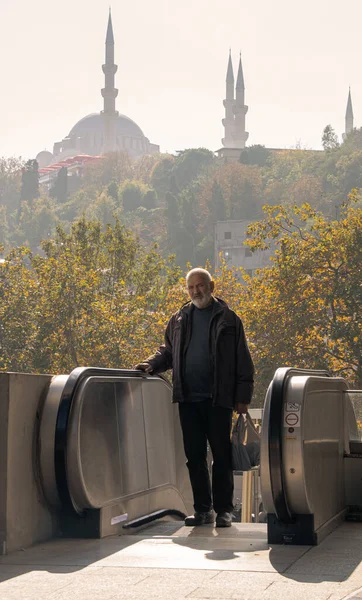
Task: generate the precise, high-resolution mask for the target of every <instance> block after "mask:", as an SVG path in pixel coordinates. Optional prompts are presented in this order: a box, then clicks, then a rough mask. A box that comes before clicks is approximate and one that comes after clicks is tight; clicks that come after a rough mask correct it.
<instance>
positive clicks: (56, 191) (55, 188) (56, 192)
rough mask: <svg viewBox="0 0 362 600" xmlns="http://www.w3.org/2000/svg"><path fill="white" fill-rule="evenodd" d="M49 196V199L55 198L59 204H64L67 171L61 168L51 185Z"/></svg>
mask: <svg viewBox="0 0 362 600" xmlns="http://www.w3.org/2000/svg"><path fill="white" fill-rule="evenodd" d="M49 195H50V196H51V198H56V200H57V202H59V204H64V202H66V201H67V199H68V169H67V167H62V168H61V169H60V170H59V172H58V174H57V176H56V179H55V182H54V184H53V185H52V187H51V189H50V192H49Z"/></svg>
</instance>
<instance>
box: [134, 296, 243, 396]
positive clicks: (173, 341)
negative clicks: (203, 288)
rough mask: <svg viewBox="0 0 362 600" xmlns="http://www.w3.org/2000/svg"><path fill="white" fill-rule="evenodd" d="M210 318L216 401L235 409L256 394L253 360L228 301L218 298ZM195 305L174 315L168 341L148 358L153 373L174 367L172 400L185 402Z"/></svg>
mask: <svg viewBox="0 0 362 600" xmlns="http://www.w3.org/2000/svg"><path fill="white" fill-rule="evenodd" d="M214 300H215V305H214V310H213V313H212V317H211V321H210V333H209V344H210V360H211V372H212V373H213V374H214V381H213V390H212V398H213V404H214V405H216V406H223V407H225V408H233V407H234V406H235V404H236V403H237V402H242V403H244V404H249V403H250V401H251V397H252V393H253V381H254V379H253V375H254V367H253V361H252V359H251V356H250V352H249V349H248V346H247V342H246V339H245V334H244V328H243V324H242V322H241V319H240V318H239V317H238V316H237V314H236V313H234V311H232V310H231V309H230V308H229V307H228V305H227V304H226V302H224V301H223V300H220V299H219V298H215V299H214ZM193 310H194V305H193V304H192V303H191V302H188V303H187V304H185V305H184V306H183V307H182V308H181V309H180V310H179V311H177V312H176V313H175V314H174V315H172V317H171V319H170V320H169V322H168V324H167V327H166V331H165V343H164V344H163V345H162V346H160V348H159V350H157V352H156V354H154V355H152V356H150V357H149V358H147V360H146V362H148V363H149V364H150V365H151V367H152V374H154V375H157V374H158V373H163V372H164V371H167V369H172V370H173V374H172V379H173V402H184V401H185V392H184V386H183V373H184V364H185V360H184V359H185V355H186V351H187V347H188V344H189V341H190V339H191V321H192V319H191V312H192V311H193Z"/></svg>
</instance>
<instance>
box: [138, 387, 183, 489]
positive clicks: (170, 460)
mask: <svg viewBox="0 0 362 600" xmlns="http://www.w3.org/2000/svg"><path fill="white" fill-rule="evenodd" d="M175 409H176V407H175V405H173V404H172V403H171V401H170V390H169V389H168V388H167V387H166V386H165V385H164V383H163V382H162V381H160V380H157V379H155V380H153V381H152V380H151V381H148V382H147V385H143V410H144V428H145V432H144V433H145V440H146V447H147V468H148V477H149V487H151V488H153V487H156V486H159V485H164V484H165V483H169V484H171V485H173V486H176V461H175V451H174V448H175V440H174V430H173V413H174V411H175Z"/></svg>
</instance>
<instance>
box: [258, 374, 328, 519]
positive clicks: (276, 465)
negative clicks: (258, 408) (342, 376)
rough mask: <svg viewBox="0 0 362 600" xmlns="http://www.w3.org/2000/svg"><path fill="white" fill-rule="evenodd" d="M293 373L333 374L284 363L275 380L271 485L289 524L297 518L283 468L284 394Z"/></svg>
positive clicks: (277, 509) (270, 438)
mask: <svg viewBox="0 0 362 600" xmlns="http://www.w3.org/2000/svg"><path fill="white" fill-rule="evenodd" d="M292 375H315V376H319V377H329V376H330V374H329V373H328V371H322V370H314V371H313V370H311V369H297V368H294V367H282V368H279V369H277V370H276V372H275V375H274V377H273V380H272V384H271V392H270V404H269V423H268V446H269V448H268V454H269V473H270V487H271V492H272V497H273V504H274V509H275V515H276V517H277V518H278V519H279V521H281V522H282V523H286V524H288V523H293V520H294V518H293V514H292V511H291V510H290V507H289V503H288V498H287V494H286V486H285V476H284V470H283V468H282V461H283V457H282V444H283V416H284V395H285V389H286V385H287V382H288V379H289V378H290V377H291V376H292Z"/></svg>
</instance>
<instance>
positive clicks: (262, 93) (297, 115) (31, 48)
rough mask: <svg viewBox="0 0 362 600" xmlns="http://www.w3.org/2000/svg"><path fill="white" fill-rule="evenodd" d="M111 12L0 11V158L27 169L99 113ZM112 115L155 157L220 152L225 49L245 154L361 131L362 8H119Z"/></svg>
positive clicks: (77, 2)
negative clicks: (349, 124)
mask: <svg viewBox="0 0 362 600" xmlns="http://www.w3.org/2000/svg"><path fill="white" fill-rule="evenodd" d="M108 6H109V2H108V0H97V1H94V2H90V1H89V0H62V1H61V2H59V1H57V2H54V0H33V1H32V2H29V0H0V64H1V71H0V73H1V83H2V85H1V90H2V93H1V96H0V156H10V155H16V156H20V155H21V156H23V157H26V158H29V157H34V156H35V155H36V154H37V152H39V151H40V150H43V149H48V150H52V146H53V143H54V142H55V141H59V140H61V139H62V138H63V137H65V136H66V135H67V134H68V132H69V130H70V129H71V128H72V126H73V125H74V124H75V123H76V122H77V121H78V120H79V119H80V118H82V117H83V116H85V115H86V114H88V113H91V112H97V111H99V110H101V108H102V98H101V95H100V88H101V87H103V82H104V80H103V73H102V70H101V65H102V63H103V62H104V42H105V33H106V25H107V18H108ZM112 18H113V28H114V36H115V44H116V45H115V62H116V63H117V64H118V73H117V76H116V86H117V87H118V89H119V95H118V99H117V109H118V110H119V112H121V113H123V114H126V115H127V116H129V117H131V118H132V119H134V120H135V121H136V122H137V123H138V125H139V126H140V127H141V128H142V130H143V132H144V133H145V135H147V137H149V139H150V141H151V142H154V143H158V144H160V146H161V150H162V151H170V152H172V151H175V150H178V149H183V148H188V147H197V146H205V147H207V148H210V149H212V150H216V149H217V148H219V147H220V146H221V138H222V137H223V128H222V125H221V119H222V117H223V116H224V112H223V111H224V109H223V105H222V100H223V98H224V96H225V76H226V67H227V59H228V52H229V47H231V48H232V55H233V59H234V69H235V70H236V68H237V61H238V53H239V51H240V50H241V51H242V57H243V67H244V77H245V85H246V104H248V106H249V112H248V114H247V121H246V124H247V127H246V128H247V131H249V132H250V136H249V141H248V143H249V144H264V145H266V146H268V147H283V148H284V147H286V148H290V147H293V146H295V145H296V144H297V143H300V144H301V145H302V146H306V147H311V148H319V147H320V138H321V133H322V130H323V128H324V126H325V125H327V124H328V123H331V124H332V126H333V127H334V128H335V130H336V131H337V133H338V134H341V133H342V131H343V130H344V115H345V109H346V103H347V95H348V86H349V85H351V89H352V101H353V109H354V115H355V126H361V125H362V70H361V57H362V47H361V22H362V2H361V0H344V1H343V2H341V1H340V0H303V1H297V0H248V1H246V0H177V1H176V0H152V1H151V0H133V1H129V0H119V1H118V2H117V3H114V4H113V5H112Z"/></svg>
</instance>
